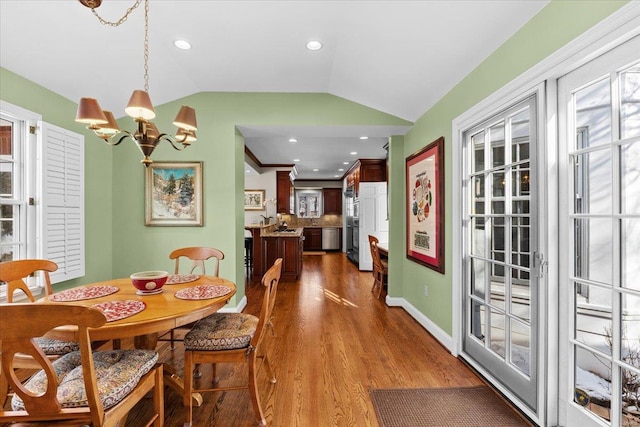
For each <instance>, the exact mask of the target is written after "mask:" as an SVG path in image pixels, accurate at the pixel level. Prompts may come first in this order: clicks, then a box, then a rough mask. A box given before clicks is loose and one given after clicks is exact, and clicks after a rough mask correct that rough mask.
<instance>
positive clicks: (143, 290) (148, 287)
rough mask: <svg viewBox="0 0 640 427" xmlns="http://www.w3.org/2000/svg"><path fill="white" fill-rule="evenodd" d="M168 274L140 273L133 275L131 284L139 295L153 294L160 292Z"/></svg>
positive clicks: (158, 272)
mask: <svg viewBox="0 0 640 427" xmlns="http://www.w3.org/2000/svg"><path fill="white" fill-rule="evenodd" d="M168 276H169V273H167V272H166V271H141V272H139V273H133V274H132V275H131V276H129V277H130V278H131V283H132V284H133V286H134V287H135V288H136V289H137V290H138V293H140V294H155V293H159V292H162V287H163V286H164V284H165V283H166V282H167V277H168Z"/></svg>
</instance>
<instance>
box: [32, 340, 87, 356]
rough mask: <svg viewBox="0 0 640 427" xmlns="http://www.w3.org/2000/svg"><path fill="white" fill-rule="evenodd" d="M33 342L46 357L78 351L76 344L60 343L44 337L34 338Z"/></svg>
mask: <svg viewBox="0 0 640 427" xmlns="http://www.w3.org/2000/svg"><path fill="white" fill-rule="evenodd" d="M35 341H36V344H37V346H38V347H40V348H41V349H42V351H43V352H44V354H46V355H48V356H53V355H63V354H67V353H71V352H72V351H78V350H79V349H80V347H78V343H77V342H68V341H60V340H54V339H51V338H44V337H40V338H36V339H35Z"/></svg>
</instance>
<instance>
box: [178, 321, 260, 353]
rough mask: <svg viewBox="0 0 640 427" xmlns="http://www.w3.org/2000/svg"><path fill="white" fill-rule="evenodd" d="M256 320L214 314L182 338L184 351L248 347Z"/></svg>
mask: <svg viewBox="0 0 640 427" xmlns="http://www.w3.org/2000/svg"><path fill="white" fill-rule="evenodd" d="M257 326H258V318H257V317H256V316H252V315H250V314H244V313H215V314H212V315H211V316H207V317H205V318H204V319H202V320H200V321H198V323H196V324H195V326H194V327H193V328H192V329H191V330H190V331H189V332H187V334H186V335H185V336H184V348H185V349H186V350H232V349H236V348H245V347H248V346H249V343H250V342H251V339H252V338H253V334H254V333H255V331H256V328H257Z"/></svg>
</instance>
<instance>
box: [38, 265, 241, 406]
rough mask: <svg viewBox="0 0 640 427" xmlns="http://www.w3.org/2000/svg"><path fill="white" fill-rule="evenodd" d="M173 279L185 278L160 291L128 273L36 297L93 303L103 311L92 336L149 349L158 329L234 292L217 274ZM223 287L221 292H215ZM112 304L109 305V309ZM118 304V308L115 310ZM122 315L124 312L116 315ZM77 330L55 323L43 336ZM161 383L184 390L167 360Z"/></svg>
mask: <svg viewBox="0 0 640 427" xmlns="http://www.w3.org/2000/svg"><path fill="white" fill-rule="evenodd" d="M183 276H188V275H183ZM171 279H172V277H171V276H170V280H171ZM173 279H175V280H177V281H180V280H187V279H188V280H189V281H188V282H184V283H176V284H169V282H167V284H165V285H164V286H163V287H162V292H160V293H157V294H153V295H149V294H146V295H141V294H140V293H139V292H138V291H137V289H136V288H134V287H133V285H132V283H131V280H130V279H129V278H123V279H114V280H107V281H104V282H97V283H91V284H86V285H82V286H79V287H76V288H73V289H68V290H65V291H61V292H58V293H54V294H51V295H48V296H46V297H43V298H41V299H39V300H37V301H36V303H40V304H80V305H84V306H97V308H99V309H101V310H103V312H105V316H106V317H107V323H105V324H104V325H103V326H101V327H99V328H95V329H90V330H89V335H90V337H91V340H92V341H110V340H117V339H121V338H133V340H134V345H135V347H136V348H146V349H154V348H155V347H156V344H157V341H158V336H159V334H160V333H164V332H166V331H169V330H171V329H174V328H177V327H179V326H184V325H187V324H189V323H192V322H195V321H197V320H200V319H202V318H204V317H206V316H208V315H210V314H213V313H215V312H216V311H218V310H219V309H220V308H222V307H223V306H224V305H225V304H226V303H227V302H228V301H229V299H230V298H231V297H233V296H234V295H235V293H236V286H235V284H234V283H233V282H231V281H229V280H227V279H223V278H220V277H213V276H192V277H187V278H180V277H177V278H173ZM116 288H117V289H116ZM224 288H227V289H224ZM107 292H109V293H108V294H107ZM223 292H224V294H223V295H218V294H221V293H223ZM87 297H88V298H87ZM78 298H83V299H78ZM185 298H191V299H185ZM112 307H113V308H114V310H111V308H112ZM118 310H121V312H120V313H118ZM138 310H140V311H138ZM134 312H135V314H132V313H134ZM122 315H126V316H127V317H124V318H121V319H119V320H116V319H117V318H118V317H120V316H122ZM110 318H112V320H110ZM77 333H78V331H77V328H76V327H74V326H61V327H58V328H56V329H54V330H52V331H50V332H49V333H47V336H48V337H50V338H56V339H60V340H65V341H76V340H77V339H78V336H77ZM165 384H167V385H169V386H170V387H172V388H174V389H175V390H176V391H178V392H180V393H184V386H183V382H182V378H180V377H179V376H178V375H177V374H176V372H175V369H173V367H171V366H165ZM196 401H197V404H198V405H199V404H200V403H201V399H197V398H196Z"/></svg>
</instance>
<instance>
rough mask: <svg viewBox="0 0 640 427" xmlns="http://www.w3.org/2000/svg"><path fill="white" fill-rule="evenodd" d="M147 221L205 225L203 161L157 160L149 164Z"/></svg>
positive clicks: (146, 194) (181, 225)
mask: <svg viewBox="0 0 640 427" xmlns="http://www.w3.org/2000/svg"><path fill="white" fill-rule="evenodd" d="M144 225H146V226H169V227H171V226H179V227H201V226H202V225H203V201H202V162H153V163H152V164H150V165H149V167H147V168H146V171H145V221H144Z"/></svg>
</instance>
